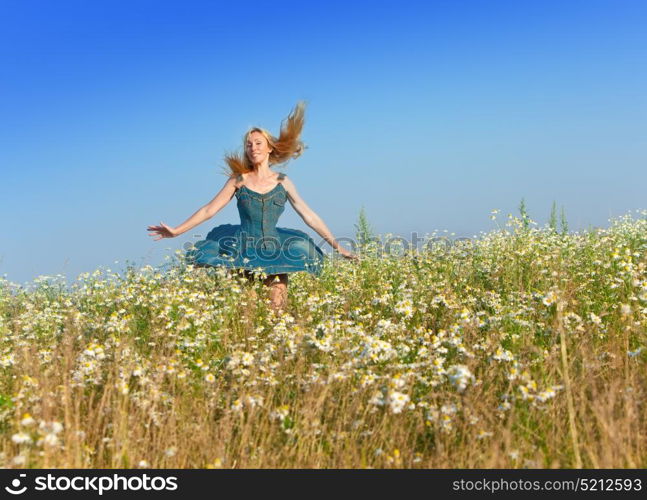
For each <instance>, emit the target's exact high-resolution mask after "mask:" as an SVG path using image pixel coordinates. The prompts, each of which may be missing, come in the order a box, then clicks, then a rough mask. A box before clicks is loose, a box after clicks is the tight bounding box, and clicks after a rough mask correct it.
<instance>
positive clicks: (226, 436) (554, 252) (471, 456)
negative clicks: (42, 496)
mask: <svg viewBox="0 0 647 500" xmlns="http://www.w3.org/2000/svg"><path fill="white" fill-rule="evenodd" d="M493 218H494V219H496V215H493ZM502 225H503V227H500V226H499V227H498V229H495V230H492V231H490V232H488V233H482V234H481V235H480V236H479V237H478V238H476V239H472V240H466V241H456V242H454V243H453V244H451V245H444V244H434V245H427V246H426V247H425V248H424V250H423V251H409V252H405V251H404V250H403V251H402V252H393V254H385V253H384V252H378V247H379V245H378V243H377V242H373V243H370V244H367V245H365V247H364V248H362V251H361V254H360V255H361V261H360V262H358V263H352V262H348V261H342V260H341V259H339V258H335V259H332V258H331V259H329V260H327V262H326V267H325V269H324V272H323V274H322V275H321V277H319V278H316V277H313V276H311V275H308V274H305V273H300V274H298V275H294V276H293V277H291V279H290V290H289V304H288V307H287V309H286V311H285V312H283V313H282V314H278V315H277V314H274V313H273V312H272V310H271V308H270V307H269V301H268V300H267V298H266V297H267V295H266V293H265V291H264V290H263V289H262V285H261V284H260V283H259V282H257V283H251V284H250V283H248V282H246V281H245V280H244V278H242V277H239V276H236V275H233V274H231V273H227V272H225V271H224V270H222V269H213V268H211V269H204V268H192V267H191V266H187V265H186V264H185V263H184V262H183V260H182V257H181V254H180V253H177V254H176V255H175V256H174V257H173V263H172V265H170V266H169V267H168V268H167V269H165V270H163V271H161V270H159V269H154V268H152V267H150V266H145V267H142V268H136V267H135V266H132V267H130V268H128V269H127V271H126V272H125V273H124V274H123V275H118V274H116V273H112V272H111V271H110V270H97V271H96V272H94V273H86V274H83V275H81V276H79V278H78V280H76V281H75V282H74V284H73V286H72V287H71V288H69V289H68V288H66V287H64V286H63V285H61V284H60V283H57V281H56V280H52V279H45V278H42V279H38V280H35V281H34V286H33V287H31V288H29V289H26V288H22V287H19V286H16V285H15V284H12V283H10V282H8V281H6V280H3V281H0V466H2V467H9V468H12V467H20V468H51V467H61V468H72V467H74V468H98V467H101V468H123V467H125V468H137V467H140V468H149V467H150V468H231V467H233V468H252V467H253V468H256V467H259V468H293V467H304V468H333V467H334V468H337V467H341V468H365V467H372V468H390V467H394V468H502V467H505V468H576V467H587V468H635V467H638V468H645V467H647V406H646V402H647V369H646V368H647V364H646V363H647V349H646V348H645V346H646V344H647V269H646V266H647V261H646V258H645V250H646V249H647V211H642V212H639V214H638V215H637V216H635V217H634V216H632V215H630V214H628V215H625V216H623V217H620V218H617V219H613V220H611V221H610V223H609V227H608V228H597V229H591V230H588V231H583V232H579V233H576V232H568V231H562V232H559V231H557V230H556V229H555V228H554V227H552V228H551V227H543V228H539V227H537V225H536V224H535V223H533V221H530V220H528V219H527V218H525V217H521V218H518V217H513V216H512V215H510V216H508V218H507V220H506V221H505V223H503V222H502ZM432 236H435V235H432Z"/></svg>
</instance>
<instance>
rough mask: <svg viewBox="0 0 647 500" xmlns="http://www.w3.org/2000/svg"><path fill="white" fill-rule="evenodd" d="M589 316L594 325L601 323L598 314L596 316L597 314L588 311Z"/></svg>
mask: <svg viewBox="0 0 647 500" xmlns="http://www.w3.org/2000/svg"><path fill="white" fill-rule="evenodd" d="M590 317H591V321H592V322H593V323H595V324H596V325H598V326H599V325H601V324H602V319H601V318H600V316H598V315H597V314H595V313H590Z"/></svg>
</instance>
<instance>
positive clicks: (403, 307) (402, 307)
mask: <svg viewBox="0 0 647 500" xmlns="http://www.w3.org/2000/svg"><path fill="white" fill-rule="evenodd" d="M395 312H396V313H398V314H402V315H403V316H404V317H405V318H410V317H411V316H413V303H412V302H411V300H410V299H405V300H401V301H400V302H398V303H397V304H396V305H395Z"/></svg>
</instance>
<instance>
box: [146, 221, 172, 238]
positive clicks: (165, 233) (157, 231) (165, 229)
mask: <svg viewBox="0 0 647 500" xmlns="http://www.w3.org/2000/svg"><path fill="white" fill-rule="evenodd" d="M148 231H150V233H149V234H148V236H159V237H158V238H153V240H154V241H157V240H161V239H162V238H175V237H176V236H178V233H177V232H176V231H175V229H174V228H172V227H169V226H167V225H166V224H164V223H163V222H160V225H159V226H148Z"/></svg>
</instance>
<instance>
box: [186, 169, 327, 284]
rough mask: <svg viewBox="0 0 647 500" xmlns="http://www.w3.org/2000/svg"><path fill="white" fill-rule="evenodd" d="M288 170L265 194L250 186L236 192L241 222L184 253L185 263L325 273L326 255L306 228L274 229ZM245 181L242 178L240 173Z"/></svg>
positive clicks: (213, 232)
mask: <svg viewBox="0 0 647 500" xmlns="http://www.w3.org/2000/svg"><path fill="white" fill-rule="evenodd" d="M284 178H285V174H283V173H281V174H279V177H278V181H279V182H278V184H277V185H276V186H274V188H273V189H272V190H271V191H268V192H267V193H263V194H261V193H257V192H256V191H252V190H251V189H249V188H248V187H246V186H242V187H240V188H239V189H237V190H236V198H237V204H236V205H237V207H238V214H239V215H240V224H221V225H220V226H216V227H215V228H213V229H212V230H211V231H209V233H208V234H207V236H206V239H204V240H201V241H198V242H196V243H195V244H194V246H193V248H191V249H189V250H188V251H187V253H186V260H187V263H189V264H193V265H195V266H198V267H215V266H224V267H228V268H238V269H247V270H250V271H253V270H262V271H264V272H265V273H267V274H268V275H270V274H280V273H293V272H299V271H306V272H309V273H311V274H314V275H317V276H318V275H319V274H321V269H322V266H323V261H324V253H323V251H322V250H321V248H319V247H318V246H317V245H316V244H315V242H314V241H313V240H312V238H310V236H308V235H307V234H306V233H304V232H303V231H300V230H298V229H291V228H286V227H276V223H277V221H278V219H279V217H280V215H281V214H282V213H283V211H284V210H285V202H286V201H287V199H288V196H287V192H286V191H285V188H284V187H283V183H282V182H281V181H283V179H284ZM238 180H239V181H240V180H242V176H239V177H238Z"/></svg>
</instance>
